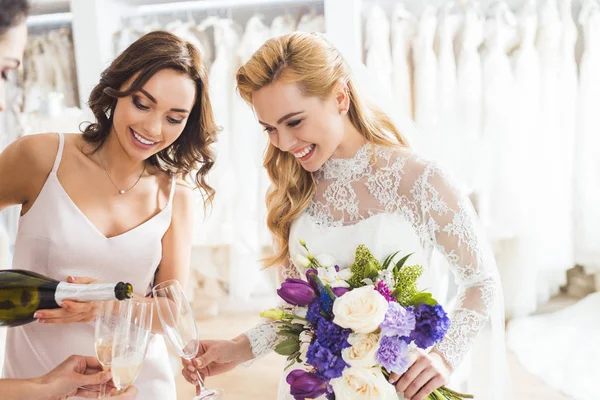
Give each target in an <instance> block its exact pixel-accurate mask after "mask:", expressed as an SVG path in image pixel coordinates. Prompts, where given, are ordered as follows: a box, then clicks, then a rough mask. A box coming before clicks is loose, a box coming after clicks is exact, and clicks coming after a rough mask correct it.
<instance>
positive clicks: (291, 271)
mask: <svg viewBox="0 0 600 400" xmlns="http://www.w3.org/2000/svg"><path fill="white" fill-rule="evenodd" d="M279 275H280V279H281V278H283V280H285V279H287V278H296V279H301V276H300V273H299V272H298V270H297V269H296V267H295V266H294V264H293V263H291V262H290V261H288V262H287V263H285V264H284V265H282V266H280V267H279ZM244 334H245V335H246V337H247V338H248V341H249V342H250V347H252V354H253V355H254V358H255V359H256V358H260V357H262V356H264V355H267V354H269V353H270V352H271V351H272V350H273V349H275V346H277V343H279V336H278V335H277V327H276V326H275V324H273V323H272V322H270V321H268V320H265V321H264V322H262V323H260V324H258V325H256V326H254V327H253V328H251V329H250V330H248V331H246V332H245V333H244Z"/></svg>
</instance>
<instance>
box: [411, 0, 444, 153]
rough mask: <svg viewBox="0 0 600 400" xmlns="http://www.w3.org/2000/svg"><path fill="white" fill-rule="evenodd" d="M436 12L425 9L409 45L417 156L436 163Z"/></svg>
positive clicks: (437, 136)
mask: <svg viewBox="0 0 600 400" xmlns="http://www.w3.org/2000/svg"><path fill="white" fill-rule="evenodd" d="M436 13H437V11H436V9H435V8H434V7H433V6H430V5H428V6H426V7H425V10H423V14H422V15H421V18H420V19H419V24H418V28H417V31H418V32H417V37H416V39H415V42H414V43H413V55H414V63H415V73H414V85H415V122H416V124H417V126H418V127H419V129H420V131H421V135H420V136H419V137H418V138H415V141H416V142H417V145H418V148H419V149H420V151H421V153H422V154H424V155H426V156H427V157H428V158H432V159H436V157H437V156H438V155H439V151H440V137H439V134H438V129H439V126H438V113H437V106H438V104H437V57H436V55H435V51H434V49H433V45H434V41H435V30H436V26H437V16H436Z"/></svg>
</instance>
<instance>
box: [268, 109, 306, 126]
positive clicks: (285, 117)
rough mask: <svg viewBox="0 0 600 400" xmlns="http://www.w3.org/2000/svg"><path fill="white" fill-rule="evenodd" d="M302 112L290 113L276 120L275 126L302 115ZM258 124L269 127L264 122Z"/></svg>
mask: <svg viewBox="0 0 600 400" xmlns="http://www.w3.org/2000/svg"><path fill="white" fill-rule="evenodd" d="M303 112H304V111H297V112H291V113H289V114H286V115H284V116H283V117H281V118H279V120H277V125H279V124H280V123H282V122H283V121H285V120H286V119H289V118H292V117H294V116H296V115H298V114H302V113H303ZM258 122H259V123H260V124H262V125H269V124H267V123H266V122H262V121H261V120H259V121H258ZM269 126H270V125H269Z"/></svg>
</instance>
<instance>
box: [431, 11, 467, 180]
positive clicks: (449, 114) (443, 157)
mask: <svg viewBox="0 0 600 400" xmlns="http://www.w3.org/2000/svg"><path fill="white" fill-rule="evenodd" d="M459 22H460V17H459V16H458V15H456V14H452V13H451V11H450V7H448V6H446V7H443V8H442V13H441V16H440V21H439V24H438V31H437V41H438V46H439V50H438V70H437V92H438V113H439V120H440V123H439V125H440V136H439V139H438V140H439V145H440V148H441V149H443V150H442V151H440V152H439V162H440V163H442V164H443V165H444V166H445V167H446V168H448V169H449V170H450V171H451V172H452V174H454V175H457V177H458V179H461V178H462V177H460V176H458V172H459V171H458V170H457V168H456V163H457V162H458V159H457V158H458V157H460V153H461V149H462V143H459V142H457V140H456V136H457V129H458V126H457V123H458V121H457V113H456V111H457V104H456V98H457V93H456V86H457V82H456V60H455V57H454V37H455V35H456V31H457V29H458V24H459Z"/></svg>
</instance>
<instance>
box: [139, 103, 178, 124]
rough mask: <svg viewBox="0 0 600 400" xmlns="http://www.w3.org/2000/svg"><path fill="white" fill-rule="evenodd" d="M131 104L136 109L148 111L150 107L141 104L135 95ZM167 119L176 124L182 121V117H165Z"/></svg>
mask: <svg viewBox="0 0 600 400" xmlns="http://www.w3.org/2000/svg"><path fill="white" fill-rule="evenodd" d="M133 104H135V106H136V107H137V108H138V109H140V110H142V111H148V110H149V109H150V107H146V106H145V105H143V104H142V103H140V102H139V100H138V99H137V98H136V97H134V98H133ZM167 121H169V123H170V124H173V125H178V124H181V123H182V122H183V120H182V119H180V120H177V119H174V118H167Z"/></svg>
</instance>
